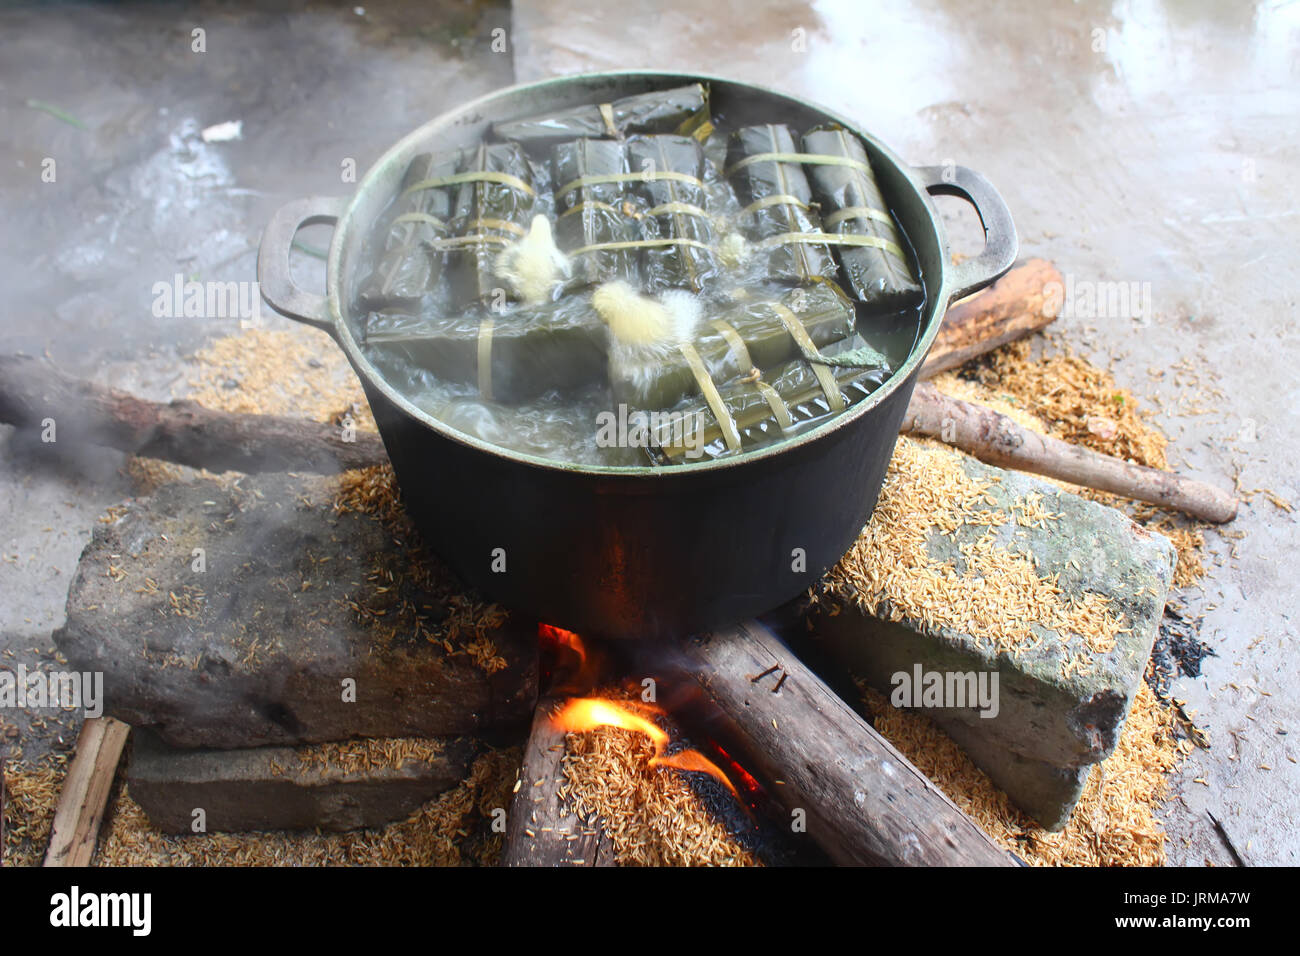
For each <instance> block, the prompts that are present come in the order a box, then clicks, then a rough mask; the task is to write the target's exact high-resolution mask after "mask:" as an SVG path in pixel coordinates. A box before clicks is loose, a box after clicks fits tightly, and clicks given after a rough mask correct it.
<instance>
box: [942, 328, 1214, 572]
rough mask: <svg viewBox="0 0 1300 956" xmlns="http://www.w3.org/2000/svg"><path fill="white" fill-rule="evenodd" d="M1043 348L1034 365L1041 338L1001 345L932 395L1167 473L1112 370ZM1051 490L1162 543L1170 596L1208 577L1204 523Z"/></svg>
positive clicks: (1054, 342) (1063, 348)
mask: <svg viewBox="0 0 1300 956" xmlns="http://www.w3.org/2000/svg"><path fill="white" fill-rule="evenodd" d="M1048 341H1049V345H1048V346H1047V347H1046V348H1044V349H1043V354H1041V355H1040V356H1038V357H1037V358H1035V356H1034V352H1035V351H1036V349H1037V347H1038V346H1039V345H1040V344H1041V342H1042V338H1041V337H1033V338H1028V339H1021V340H1019V341H1017V342H1012V343H1010V344H1008V345H1004V346H1002V347H1001V348H999V349H996V350H995V351H993V352H990V353H989V354H988V355H987V356H983V357H982V358H980V359H979V360H977V361H975V362H972V363H969V364H968V365H966V366H963V367H962V369H960V370H959V371H958V372H948V373H945V374H943V375H940V376H937V377H936V378H935V379H934V384H935V387H936V388H938V389H939V390H940V391H941V392H944V393H945V394H947V395H950V396H952V397H953V398H959V399H962V400H963V401H972V402H980V403H982V404H985V405H988V406H990V407H991V408H993V409H994V410H996V411H999V412H1002V413H1003V414H1004V415H1007V416H1008V417H1010V418H1011V419H1013V420H1014V421H1016V422H1018V423H1019V424H1021V425H1023V426H1024V427H1026V428H1029V429H1031V430H1032V431H1036V432H1038V433H1040V434H1043V435H1050V436H1052V437H1053V438H1059V439H1061V440H1063V441H1068V442H1070V443H1072V444H1075V445H1082V446H1083V447H1085V448H1091V449H1092V450H1093V451H1098V452H1101V453H1102V454H1104V455H1110V456H1112V457H1115V458H1120V459H1123V460H1126V461H1131V462H1133V463H1135V464H1138V465H1145V466H1146V467H1148V468H1158V469H1161V470H1168V468H1169V458H1168V448H1169V439H1168V438H1166V437H1165V435H1164V433H1163V432H1161V431H1160V429H1159V428H1157V427H1156V426H1155V424H1154V423H1153V422H1152V420H1151V418H1150V415H1149V413H1148V412H1147V411H1146V410H1145V409H1144V408H1143V407H1142V406H1141V405H1140V404H1139V402H1138V401H1137V399H1136V398H1135V397H1134V395H1133V393H1132V392H1131V391H1129V390H1128V389H1126V388H1121V387H1120V385H1119V384H1118V383H1117V382H1116V381H1115V376H1114V375H1113V374H1112V373H1111V372H1110V370H1108V369H1105V368H1101V367H1099V366H1096V365H1094V364H1092V363H1091V362H1089V361H1088V360H1087V359H1086V358H1084V357H1083V356H1080V355H1078V354H1076V353H1075V352H1074V351H1073V350H1072V349H1070V348H1069V347H1068V346H1067V345H1065V344H1064V343H1062V342H1061V341H1060V340H1059V339H1055V338H1051V339H1049V340H1048ZM1180 375H1181V373H1180ZM1176 382H1177V383H1179V384H1183V385H1186V386H1188V387H1189V388H1191V387H1193V386H1194V387H1195V388H1196V389H1198V390H1200V391H1204V389H1205V386H1204V385H1203V384H1202V383H1201V382H1200V381H1199V379H1198V380H1196V381H1195V382H1188V381H1184V380H1183V379H1182V378H1181V377H1180V378H1177V379H1176ZM1177 410H1180V411H1187V408H1186V406H1185V403H1179V405H1178V406H1177ZM1054 483H1055V484H1058V485H1060V486H1061V487H1064V488H1066V489H1068V490H1070V491H1072V492H1074V493H1075V494H1078V495H1082V496H1083V497H1085V498H1089V499H1091V500H1093V501H1097V502H1100V503H1101V504H1106V505H1110V506H1111V507H1114V508H1118V509H1120V510H1122V511H1125V512H1126V513H1127V514H1129V516H1130V517H1132V518H1133V520H1134V521H1136V522H1138V523H1139V524H1141V525H1143V526H1144V527H1146V528H1147V529H1149V530H1152V531H1158V532H1159V533H1160V534H1163V535H1164V536H1165V537H1167V538H1168V539H1169V540H1170V541H1171V542H1172V543H1173V545H1174V549H1175V550H1176V551H1177V553H1178V564H1177V566H1176V567H1175V569H1174V579H1173V585H1174V587H1175V588H1179V589H1182V588H1187V587H1191V586H1192V585H1194V584H1196V583H1198V582H1199V581H1200V580H1201V579H1202V578H1204V577H1205V574H1206V572H1207V568H1206V565H1205V559H1204V553H1205V530H1206V529H1207V528H1209V527H1211V526H1210V525H1208V524H1207V523H1205V522H1199V521H1196V520H1194V519H1191V518H1188V517H1187V516H1186V515H1184V514H1182V513H1181V512H1176V511H1166V510H1164V509H1161V508H1158V507H1156V506H1155V505H1151V504H1147V503H1146V502H1139V501H1131V500H1130V499H1126V498H1122V497H1120V496H1119V495H1114V494H1111V493H1110V492H1105V491H1097V490H1095V489H1092V488H1080V487H1078V486H1075V485H1069V484H1067V483H1065V482H1054Z"/></svg>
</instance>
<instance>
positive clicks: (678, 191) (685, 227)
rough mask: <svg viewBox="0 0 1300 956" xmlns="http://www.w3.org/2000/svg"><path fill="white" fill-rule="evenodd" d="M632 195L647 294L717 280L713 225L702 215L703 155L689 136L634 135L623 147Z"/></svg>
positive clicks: (697, 286)
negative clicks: (637, 205) (638, 203)
mask: <svg viewBox="0 0 1300 956" xmlns="http://www.w3.org/2000/svg"><path fill="white" fill-rule="evenodd" d="M627 161H628V169H629V173H630V175H631V179H630V182H631V184H632V192H633V193H635V194H636V195H637V196H638V197H640V199H641V200H642V202H643V203H644V204H645V205H646V206H647V207H648V208H647V209H646V210H645V214H644V216H643V217H642V219H641V224H642V240H641V242H642V243H643V245H644V247H645V248H644V258H643V262H642V265H643V271H644V275H645V283H644V286H645V288H646V290H647V291H650V292H656V291H659V290H662V289H669V288H677V289H688V290H689V291H691V292H696V293H699V292H703V291H704V289H705V286H706V284H707V283H708V281H709V280H710V279H712V278H713V277H714V276H716V275H717V272H718V265H717V261H716V259H715V258H714V255H713V251H712V248H711V247H712V244H713V238H714V235H713V224H712V222H711V221H710V219H709V214H708V212H706V210H705V204H706V202H707V199H706V192H707V190H706V188H705V185H704V150H703V148H702V147H701V146H700V143H699V141H698V140H696V139H692V138H691V137H689V136H638V137H634V138H633V139H630V140H628V143H627Z"/></svg>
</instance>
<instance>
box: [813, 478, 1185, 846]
mask: <svg viewBox="0 0 1300 956" xmlns="http://www.w3.org/2000/svg"><path fill="white" fill-rule="evenodd" d="M962 466H963V467H964V468H965V469H966V471H967V473H968V474H969V475H971V476H972V477H974V478H978V479H981V480H985V481H989V482H991V484H990V485H989V490H988V494H989V496H990V499H991V500H990V503H989V507H990V508H993V509H1002V510H1003V511H1006V512H1008V513H1011V512H1012V511H1013V509H1014V508H1015V507H1016V506H1017V505H1018V504H1022V503H1023V501H1024V500H1025V498H1026V496H1028V495H1031V494H1032V495H1041V496H1042V506H1043V508H1044V509H1045V510H1047V511H1050V512H1055V513H1057V514H1058V515H1059V518H1057V519H1056V520H1052V521H1047V522H1044V523H1043V524H1041V525H1030V526H1026V525H1025V524H1022V523H1019V522H1017V521H1015V520H1009V521H1007V522H1005V523H1003V524H1001V525H998V526H995V527H994V528H993V534H994V535H995V539H994V540H995V541H996V543H997V544H998V545H999V546H1001V547H1003V548H1006V549H1007V550H1010V551H1013V552H1017V553H1020V554H1024V555H1028V556H1031V557H1032V560H1033V561H1034V564H1035V566H1036V569H1037V571H1038V573H1039V574H1040V576H1043V577H1051V576H1052V575H1057V576H1058V577H1059V580H1058V583H1059V586H1060V588H1061V589H1062V591H1063V592H1064V594H1065V595H1067V596H1070V595H1073V596H1082V595H1084V594H1086V593H1089V592H1091V593H1093V594H1099V595H1103V596H1105V597H1106V598H1107V599H1108V600H1109V602H1110V603H1109V608H1110V610H1111V611H1112V612H1114V613H1116V614H1118V615H1120V616H1121V617H1122V620H1123V627H1124V630H1123V631H1121V632H1120V633H1119V634H1117V635H1116V638H1115V643H1114V647H1113V648H1112V649H1111V650H1109V651H1105V652H1098V651H1094V650H1092V649H1090V648H1089V647H1088V645H1087V643H1086V642H1085V641H1084V640H1083V639H1082V638H1081V637H1080V636H1079V635H1072V634H1066V633H1059V632H1057V631H1053V630H1050V629H1048V628H1046V627H1044V626H1043V625H1042V624H1040V623H1039V622H1026V623H1028V624H1029V625H1030V627H1031V628H1032V629H1033V630H1034V632H1035V634H1037V635H1038V636H1039V637H1040V638H1041V639H1040V640H1039V642H1038V643H1037V645H1035V646H1033V647H1028V648H1025V649H1023V650H1022V651H1021V652H1020V653H1019V654H1018V655H1013V654H1011V653H1009V652H1007V651H1006V650H998V649H996V648H993V647H990V646H989V644H988V642H986V641H981V640H979V639H977V638H976V637H974V636H972V635H970V634H965V633H961V632H959V631H956V630H954V629H952V628H949V627H945V626H938V625H936V624H934V623H933V622H931V621H928V620H924V619H921V618H918V617H912V616H908V615H906V614H903V615H901V617H902V619H901V620H897V621H894V620H886V619H885V618H886V617H892V616H894V612H895V611H896V608H894V607H892V606H891V605H890V603H889V600H888V595H886V596H885V602H884V606H883V607H882V608H881V616H878V617H877V616H872V615H869V614H866V613H864V612H863V611H861V610H860V609H858V608H857V607H856V606H854V604H853V602H852V601H850V600H847V599H846V596H845V595H844V594H835V595H832V596H831V599H830V603H831V604H832V605H833V606H836V607H838V608H839V612H838V613H835V614H830V613H828V614H824V615H823V616H822V617H821V619H820V620H819V623H818V636H819V639H820V640H821V641H822V642H823V643H824V644H825V645H826V647H827V649H828V650H830V651H831V652H832V653H834V654H835V655H836V656H838V657H840V658H841V659H842V660H843V661H845V662H846V663H847V664H848V665H849V666H850V667H852V668H853V669H854V671H855V672H856V673H858V674H859V675H860V676H862V677H863V678H865V679H866V680H867V682H868V683H870V684H871V685H872V686H873V687H875V688H876V689H878V690H880V691H881V692H882V693H884V694H885V695H886V696H887V697H888V696H889V695H890V693H891V691H892V690H893V687H894V683H893V680H892V678H893V675H894V674H897V673H899V672H903V673H908V674H911V673H913V672H914V668H915V667H916V666H917V665H920V666H921V667H922V669H923V670H924V671H927V672H928V671H938V672H942V673H945V674H947V673H960V672H981V671H986V672H995V673H996V674H997V675H998V683H999V695H998V712H997V715H996V716H994V717H984V716H981V714H980V712H979V711H978V709H976V708H973V707H966V708H960V709H959V708H951V707H948V708H926V709H925V710H924V712H925V713H926V715H927V716H929V717H931V718H932V719H933V720H934V721H935V722H936V723H937V724H938V725H939V726H940V727H943V728H944V729H945V730H947V731H948V732H949V734H950V735H952V736H953V737H954V739H957V738H960V742H962V743H963V744H964V745H966V749H967V752H968V753H969V754H970V756H971V757H972V759H974V760H975V761H976V763H977V764H979V765H980V766H981V767H982V768H983V769H984V770H985V771H986V772H988V773H989V775H990V777H992V778H994V780H995V782H997V783H998V785H999V786H1001V787H1002V789H1004V790H1005V791H1006V792H1007V794H1008V796H1010V797H1011V799H1012V800H1013V801H1014V802H1016V804H1017V805H1018V806H1020V807H1021V808H1022V809H1024V810H1025V811H1026V812H1028V813H1030V814H1031V815H1032V816H1034V817H1035V819H1037V820H1038V821H1039V822H1040V823H1042V824H1043V825H1044V826H1048V827H1057V826H1061V825H1063V824H1064V822H1065V820H1066V819H1067V818H1068V816H1069V809H1070V808H1071V807H1072V806H1073V804H1074V802H1075V801H1076V800H1077V799H1078V795H1079V790H1080V787H1081V781H1082V779H1083V778H1084V777H1085V776H1086V771H1087V769H1088V768H1089V767H1090V766H1091V765H1092V764H1094V763H1096V762H1097V761H1099V760H1101V759H1103V758H1104V757H1105V756H1106V755H1107V754H1109V753H1110V752H1111V751H1112V750H1113V749H1114V748H1115V745H1116V743H1117V742H1118V740H1119V734H1120V730H1121V728H1122V726H1123V722H1124V718H1125V717H1126V716H1127V715H1128V712H1129V709H1130V708H1131V707H1132V704H1133V696H1134V694H1135V693H1136V692H1137V687H1138V682H1139V681H1141V679H1142V674H1143V670H1144V669H1145V667H1146V663H1147V659H1148V657H1149V656H1150V653H1151V645H1152V642H1153V641H1154V639H1155V636H1156V632H1157V630H1158V627H1159V622H1160V617H1161V614H1162V613H1163V609H1164V604H1165V598H1166V594H1167V591H1168V588H1169V582H1170V578H1171V576H1172V573H1173V567H1174V560H1175V554H1174V549H1173V546H1172V545H1171V544H1170V543H1169V541H1168V540H1167V539H1165V538H1164V537H1162V536H1160V535H1157V534H1153V533H1151V532H1148V531H1146V530H1144V529H1142V528H1141V527H1139V526H1138V525H1136V524H1134V523H1133V522H1132V521H1131V520H1130V519H1129V518H1128V517H1127V516H1126V515H1124V514H1122V513H1121V512H1119V511H1117V510H1115V509H1113V508H1109V507H1106V506H1103V505H1100V504H1097V503H1095V502H1091V501H1088V500H1086V499H1083V498H1080V497H1079V496H1077V495H1073V494H1070V493H1068V492H1064V491H1062V490H1060V489H1059V488H1057V487H1056V486H1054V485H1051V484H1049V483H1047V482H1044V481H1042V480H1040V479H1037V478H1033V477H1030V476H1028V475H1022V474H1018V473H1014V472H1008V471H1003V470H1001V469H997V468H993V467H990V466H988V465H984V464H981V463H980V462H977V461H974V460H973V459H968V458H967V459H963V462H962ZM988 531H989V528H987V527H984V526H969V525H959V526H958V527H957V528H956V529H955V530H954V531H953V532H952V533H951V534H944V533H941V532H940V531H939V529H938V528H937V527H935V528H932V529H931V532H930V533H929V534H927V538H926V549H927V552H928V554H929V556H930V558H932V559H933V560H935V561H938V562H941V563H942V562H949V563H951V564H952V565H953V567H954V568H956V569H957V571H958V572H959V573H961V572H964V570H965V568H966V560H967V559H966V556H965V554H964V553H963V549H964V548H967V547H969V545H970V544H971V543H973V542H974V540H975V539H976V538H977V537H979V536H980V535H982V534H985V533H987V532H988ZM1080 659H1081V660H1083V662H1084V664H1085V666H1084V667H1083V668H1080V669H1073V670H1071V669H1069V668H1066V667H1064V665H1065V664H1066V662H1067V661H1071V660H1080Z"/></svg>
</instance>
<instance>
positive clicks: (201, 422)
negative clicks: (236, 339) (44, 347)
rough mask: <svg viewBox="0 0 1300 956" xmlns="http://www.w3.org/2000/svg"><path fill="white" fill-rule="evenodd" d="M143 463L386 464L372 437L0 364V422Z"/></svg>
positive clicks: (18, 363)
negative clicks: (50, 432) (156, 398)
mask: <svg viewBox="0 0 1300 956" xmlns="http://www.w3.org/2000/svg"><path fill="white" fill-rule="evenodd" d="M50 421H52V422H53V424H54V428H55V431H54V436H55V439H56V441H58V442H69V441H84V442H87V443H90V444H94V445H101V446H107V447H109V448H118V449H121V450H122V451H126V452H130V453H132V454H136V455H143V456H144V457H146V458H161V459H163V460H164V461H174V462H177V463H179V464H182V465H189V466H191V467H193V468H208V469H211V470H213V471H228V470H229V471H243V472H250V473H251V472H259V471H294V470H301V471H315V472H319V473H320V474H333V473H335V472H338V471H346V470H348V469H350V468H364V467H366V466H367V465H373V464H376V463H377V462H383V461H386V460H387V458H386V456H385V454H384V446H383V443H382V442H381V441H380V440H379V436H378V435H376V434H374V433H373V432H364V431H359V432H356V433H355V434H354V435H352V436H351V438H352V439H353V440H348V437H349V436H346V435H345V434H344V432H343V429H342V428H340V427H338V426H334V425H326V424H323V423H320V422H312V421H307V420H306V419H301V418H289V417H282V416H278V415H240V414H233V413H230V412H219V411H213V410H212V409H209V408H204V407H203V406H202V405H199V404H198V403H196V402H189V401H174V402H170V403H166V404H164V403H162V402H149V401H145V400H144V399H140V398H136V397H135V396H133V395H130V394H128V393H126V392H123V391H120V390H118V389H115V388H103V387H101V386H98V385H92V384H90V383H88V382H81V381H78V380H77V379H75V378H73V377H71V376H69V375H67V374H65V373H63V372H61V371H59V370H58V369H57V368H55V367H54V366H53V365H51V364H50V363H49V362H45V361H38V360H36V359H33V358H30V357H25V356H5V357H0V422H5V423H7V424H10V425H16V426H18V427H20V428H30V429H36V430H43V429H45V428H46V427H47V424H46V423H47V422H50Z"/></svg>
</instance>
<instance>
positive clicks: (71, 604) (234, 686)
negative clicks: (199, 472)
mask: <svg viewBox="0 0 1300 956" xmlns="http://www.w3.org/2000/svg"><path fill="white" fill-rule="evenodd" d="M337 489H338V479H337V478H336V477H331V478H322V477H298V476H293V475H283V474H265V475H253V476H246V477H244V478H242V479H241V480H240V482H239V485H238V487H235V486H232V485H230V484H228V483H218V482H213V481H197V482H191V483H184V484H172V485H166V486H164V487H162V488H160V489H158V491H157V492H156V493H155V494H154V495H153V496H152V497H150V498H143V499H137V500H134V501H132V502H130V503H128V506H127V507H126V510H125V512H124V513H123V514H121V515H120V516H119V517H118V518H117V519H116V520H115V521H113V522H112V523H109V524H100V525H99V526H98V527H97V528H96V529H95V533H94V537H93V539H92V540H91V542H90V544H89V545H87V546H86V549H85V551H84V552H83V554H82V556H81V561H80V563H79V565H78V567H77V571H76V574H75V576H74V578H73V581H72V585H71V588H70V590H69V592H68V605H67V624H66V625H65V626H64V627H63V628H62V629H60V630H59V631H58V632H57V633H56V634H55V643H56V644H57V646H58V647H59V649H60V650H62V651H63V653H64V654H65V655H66V656H67V658H68V660H69V662H70V666H71V667H73V668H75V669H77V670H83V671H102V672H103V673H104V696H105V699H106V705H105V711H106V713H108V714H109V715H111V716H114V717H117V718H119V719H121V720H124V721H126V722H127V723H129V724H131V725H132V726H134V727H149V728H153V729H156V730H157V731H158V732H159V734H160V735H161V736H162V737H163V738H164V740H166V741H167V742H168V743H170V744H172V745H173V746H180V747H216V748H234V747H255V746H268V745H277V744H284V745H288V744H298V743H311V742H320V741H329V740H346V739H348V738H351V737H438V736H444V735H453V734H474V733H478V732H481V731H485V730H491V729H495V728H516V727H518V728H522V727H527V726H528V722H529V721H530V720H531V719H532V711H533V706H534V703H535V700H536V695H537V634H536V623H535V622H531V621H527V620H524V619H523V618H522V617H520V616H518V615H509V616H508V617H506V618H505V620H504V621H503V622H500V623H497V622H496V621H495V619H494V620H492V621H491V622H490V623H487V624H484V626H483V636H484V637H485V638H487V639H489V640H490V641H491V642H492V644H493V645H494V646H495V650H496V652H497V654H498V655H499V657H500V658H501V663H502V665H503V666H501V667H500V669H498V670H495V671H494V672H492V673H489V672H488V671H487V670H486V669H485V668H484V667H482V666H480V664H479V663H477V662H476V661H475V660H474V659H472V658H471V657H470V656H469V655H468V654H466V653H465V652H464V650H465V647H466V645H467V643H468V640H469V639H471V638H473V637H474V634H473V633H472V632H471V630H470V629H469V628H465V627H462V628H461V630H462V634H461V636H459V637H456V638H455V639H454V641H452V642H451V643H452V648H453V650H457V649H458V652H457V653H449V652H448V650H447V649H446V648H445V647H444V645H443V642H442V639H441V638H442V636H443V634H444V633H445V630H446V629H445V628H444V622H446V621H448V620H450V619H452V617H453V615H459V618H460V619H461V620H462V623H468V624H478V623H480V621H479V619H477V618H475V619H474V620H472V621H471V620H468V619H469V618H473V617H474V615H475V613H476V612H473V611H471V612H470V613H468V614H467V613H466V611H465V608H466V607H467V606H477V605H467V604H466V603H465V602H466V601H473V600H476V599H474V598H473V596H472V595H469V594H466V592H465V591H464V589H463V588H462V587H461V586H460V585H459V584H458V583H457V582H456V580H455V579H454V578H453V577H451V575H450V573H449V572H447V571H444V570H440V569H439V567H438V566H437V565H436V564H435V563H429V564H428V565H427V568H428V573H427V574H426V575H416V574H412V573H411V569H412V567H413V564H414V563H415V562H417V561H420V560H422V559H421V557H420V556H419V555H420V552H418V551H416V550H415V549H414V548H413V547H412V545H411V542H409V541H406V540H399V539H397V538H395V537H394V534H393V533H392V532H391V531H390V530H389V529H387V528H386V527H385V526H384V524H383V523H382V522H381V521H380V520H379V519H378V518H375V517H373V516H371V515H368V514H358V513H355V512H345V513H336V512H335V510H334V501H335V499H336V493H337ZM466 634H468V635H469V636H468V637H466ZM347 682H353V683H347ZM353 689H355V696H354V698H353V696H352V694H351V691H352V690H353Z"/></svg>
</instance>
